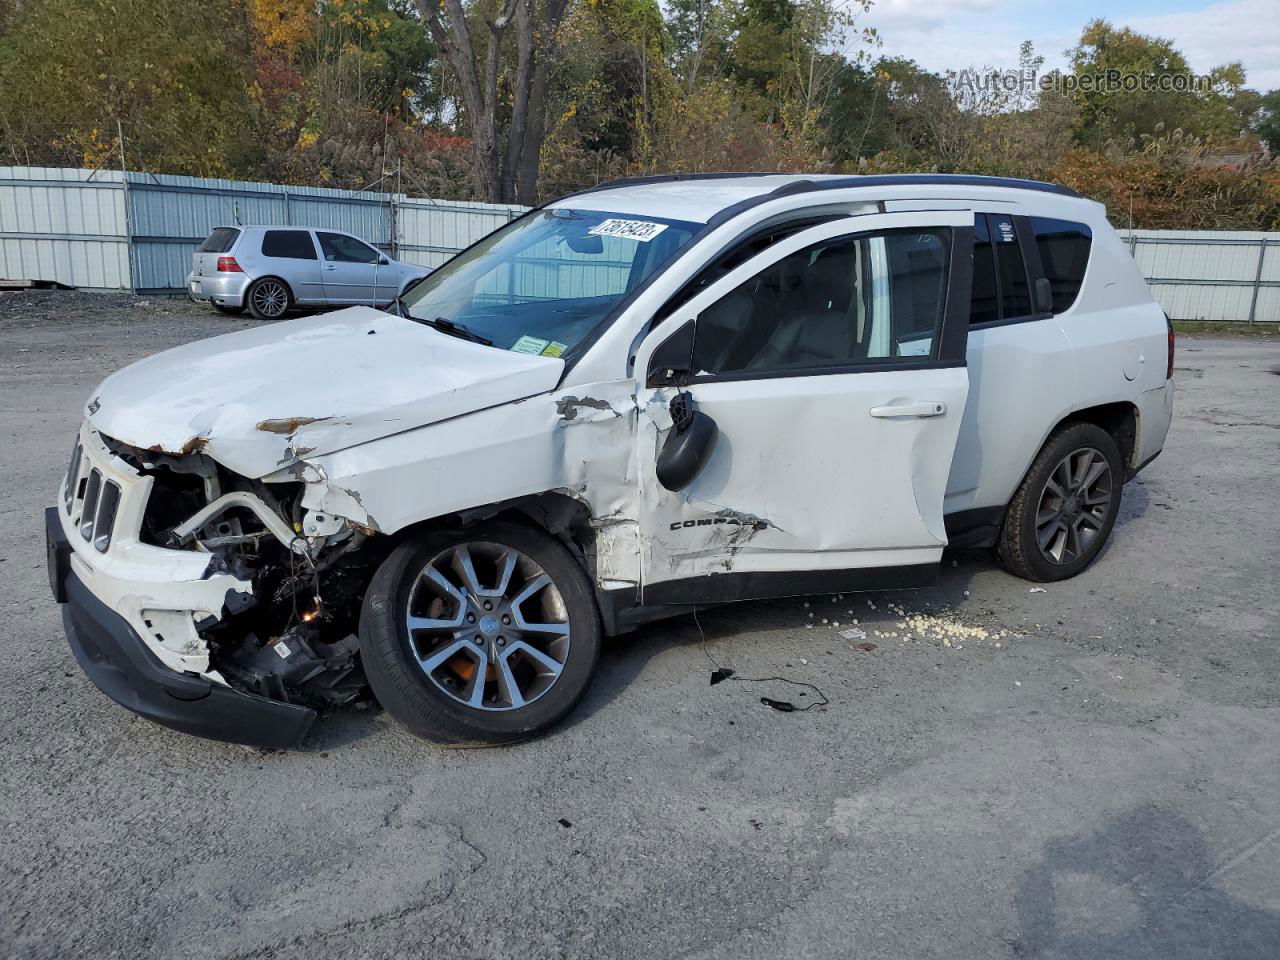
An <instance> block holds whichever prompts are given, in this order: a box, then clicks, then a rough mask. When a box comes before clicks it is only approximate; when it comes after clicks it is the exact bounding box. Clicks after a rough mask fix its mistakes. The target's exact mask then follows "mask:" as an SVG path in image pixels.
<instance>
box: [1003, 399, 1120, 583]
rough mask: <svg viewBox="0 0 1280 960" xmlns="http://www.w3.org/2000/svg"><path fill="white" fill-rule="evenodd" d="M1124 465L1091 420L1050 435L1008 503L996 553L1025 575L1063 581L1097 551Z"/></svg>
mask: <svg viewBox="0 0 1280 960" xmlns="http://www.w3.org/2000/svg"><path fill="white" fill-rule="evenodd" d="M1123 477H1124V474H1123V465H1122V463H1121V460H1120V449H1119V447H1118V446H1117V445H1116V442H1115V439H1114V438H1113V437H1112V436H1111V434H1109V433H1107V432H1106V431H1105V430H1103V429H1102V428H1101V427H1099V426H1097V425H1096V424H1092V423H1074V424H1071V425H1069V426H1067V427H1064V428H1063V429H1061V430H1059V431H1058V432H1057V433H1055V434H1053V436H1051V437H1050V438H1049V440H1048V441H1047V442H1046V443H1045V445H1044V447H1043V449H1041V451H1040V455H1039V456H1037V457H1036V459H1035V462H1034V463H1032V465H1031V469H1030V470H1028V471H1027V475H1026V476H1025V477H1024V478H1023V480H1022V485H1021V486H1020V487H1019V488H1018V492H1017V493H1016V494H1015V495H1014V498H1013V501H1012V502H1011V503H1010V504H1009V509H1008V512H1007V513H1006V514H1005V521H1004V527H1003V529H1002V530H1001V532H1000V540H999V542H998V544H997V552H998V553H999V555H1000V559H1001V561H1002V562H1003V563H1004V565H1005V566H1006V567H1007V568H1008V569H1009V570H1010V571H1011V572H1012V573H1016V574H1017V575H1018V576H1020V577H1023V578H1024V579H1027V580H1036V581H1049V580H1065V579H1067V578H1068V577H1074V576H1075V575H1076V574H1078V573H1080V572H1081V571H1082V570H1084V569H1085V568H1086V567H1088V566H1089V564H1091V563H1092V562H1093V560H1094V558H1095V557H1097V555H1098V554H1099V552H1101V550H1102V547H1103V545H1104V544H1105V543H1106V542H1107V537H1108V536H1110V535H1111V529H1112V527H1114V526H1115V522H1116V514H1117V513H1118V512H1119V510H1120V492H1121V486H1122V485H1123V482H1124V480H1123Z"/></svg>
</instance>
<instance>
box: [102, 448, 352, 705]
mask: <svg viewBox="0 0 1280 960" xmlns="http://www.w3.org/2000/svg"><path fill="white" fill-rule="evenodd" d="M103 441H104V443H106V444H107V446H108V447H109V448H110V449H111V450H112V452H113V453H115V454H116V456H118V457H120V458H121V459H122V460H125V462H127V463H130V464H131V465H133V466H135V467H136V468H137V469H138V471H139V473H141V474H142V475H143V476H150V477H151V478H152V479H153V485H152V489H151V496H150V498H149V501H148V504H147V509H146V510H145V512H144V513H143V518H142V529H141V537H142V539H143V541H144V542H150V543H154V544H155V545H156V546H161V547H166V548H169V549H178V550H190V551H195V552H198V553H203V554H208V557H209V559H208V568H207V569H208V573H209V574H210V575H215V574H229V575H231V576H234V577H235V578H236V579H237V580H241V581H247V582H248V583H249V584H251V589H249V590H247V591H237V592H234V593H231V592H229V593H228V595H227V599H226V605H225V608H224V614H223V616H221V617H217V616H211V617H208V618H205V619H204V620H202V621H200V622H197V623H196V624H195V629H196V632H197V634H198V635H199V636H200V638H201V639H202V640H203V641H204V642H205V644H206V645H207V650H208V653H209V665H210V668H211V669H212V670H216V671H217V672H218V673H219V674H221V675H222V676H223V677H224V678H225V679H226V680H227V681H228V682H229V683H230V684H231V685H232V686H234V687H238V688H241V689H243V690H245V691H247V692H250V693H254V694H257V695H259V696H263V697H269V698H271V699H274V700H283V701H285V702H290V703H304V704H307V705H310V706H317V707H323V706H329V705H336V704H345V703H350V702H351V701H353V700H356V699H358V698H359V697H361V696H362V695H364V694H365V692H366V690H367V687H366V684H365V680H364V674H363V671H362V670H361V668H360V662H359V656H358V651H359V641H358V639H357V638H356V636H355V630H356V625H357V621H358V618H359V611H360V602H361V597H362V595H363V592H364V585H365V584H366V583H367V582H368V579H369V577H371V576H372V573H373V568H372V566H371V565H370V564H371V562H372V561H371V560H370V556H369V555H368V553H367V552H365V551H362V549H361V548H362V547H364V546H365V543H366V541H367V540H368V539H369V537H370V536H371V535H372V534H373V531H372V530H370V529H368V528H367V527H361V526H357V525H355V524H352V523H349V522H342V521H339V520H338V519H337V518H332V519H331V518H329V517H326V516H324V515H319V516H316V515H314V511H311V512H310V515H309V512H308V511H307V510H306V508H305V507H304V505H303V501H304V498H305V496H306V484H305V483H303V482H302V481H294V482H288V483H270V484H268V483H264V482H263V481H261V480H248V479H245V478H243V477H240V476H237V475H235V474H233V473H231V472H230V471H228V470H226V469H225V468H223V467H221V466H220V465H219V464H218V463H217V462H216V461H214V460H213V459H212V458H210V457H209V456H207V455H205V454H203V453H201V452H189V453H187V454H186V455H181V454H179V455H174V454H168V453H163V452H158V451H153V450H140V449H138V448H136V447H130V446H128V445H126V444H122V443H118V442H116V441H112V440H109V439H108V438H105V437H104V438H103ZM317 528H323V529H324V530H327V531H330V532H327V533H318V532H316V531H317Z"/></svg>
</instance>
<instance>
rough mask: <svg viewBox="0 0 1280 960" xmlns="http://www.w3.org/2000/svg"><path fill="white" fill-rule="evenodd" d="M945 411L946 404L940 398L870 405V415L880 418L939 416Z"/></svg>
mask: <svg viewBox="0 0 1280 960" xmlns="http://www.w3.org/2000/svg"><path fill="white" fill-rule="evenodd" d="M946 412H947V405H946V404H945V403H943V402H942V401H941V400H917V401H914V402H909V403H886V404H884V405H883V406H879V407H872V408H871V415H872V416H873V417H878V418H880V419H882V420H883V419H893V418H894V417H940V416H942V415H943V414H945V413H946Z"/></svg>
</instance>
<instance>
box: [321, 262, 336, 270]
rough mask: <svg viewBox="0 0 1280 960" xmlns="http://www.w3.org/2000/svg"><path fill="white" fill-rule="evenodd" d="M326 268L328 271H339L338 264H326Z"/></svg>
mask: <svg viewBox="0 0 1280 960" xmlns="http://www.w3.org/2000/svg"><path fill="white" fill-rule="evenodd" d="M324 268H325V269H326V270H337V269H338V265H337V264H336V263H326V264H325V265H324Z"/></svg>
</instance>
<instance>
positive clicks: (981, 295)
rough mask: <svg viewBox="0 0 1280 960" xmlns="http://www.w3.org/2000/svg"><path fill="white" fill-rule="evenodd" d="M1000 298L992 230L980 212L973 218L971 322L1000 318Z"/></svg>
mask: <svg viewBox="0 0 1280 960" xmlns="http://www.w3.org/2000/svg"><path fill="white" fill-rule="evenodd" d="M999 300H1000V297H999V294H998V292H997V290H996V256H995V254H994V253H993V252H992V249H991V232H990V231H989V230H987V218H986V217H984V216H983V215H982V214H978V215H977V216H975V217H974V218H973V299H972V301H970V303H969V322H970V323H971V324H973V323H991V322H992V321H994V320H999V319H1000V303H999Z"/></svg>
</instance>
